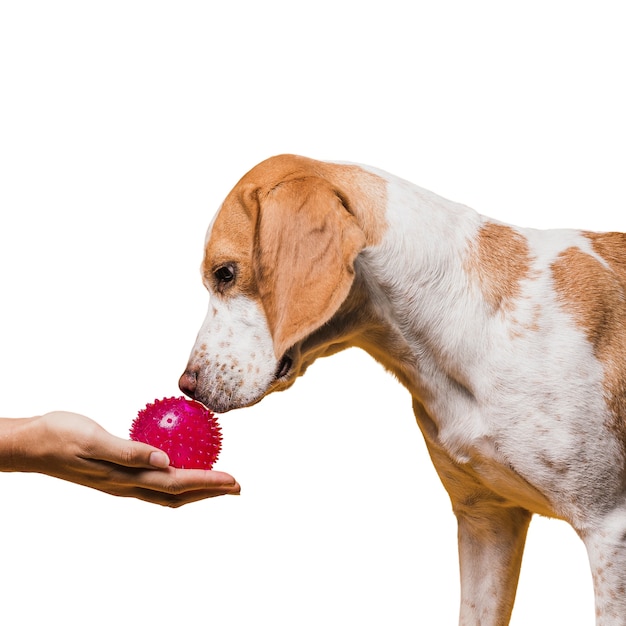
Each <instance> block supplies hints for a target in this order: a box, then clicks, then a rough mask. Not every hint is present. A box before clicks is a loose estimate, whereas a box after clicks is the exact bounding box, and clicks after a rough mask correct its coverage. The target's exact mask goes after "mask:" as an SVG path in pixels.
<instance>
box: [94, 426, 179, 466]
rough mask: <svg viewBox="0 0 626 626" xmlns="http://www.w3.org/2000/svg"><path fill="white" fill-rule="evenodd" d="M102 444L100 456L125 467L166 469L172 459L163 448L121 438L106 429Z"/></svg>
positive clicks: (103, 459) (104, 459)
mask: <svg viewBox="0 0 626 626" xmlns="http://www.w3.org/2000/svg"><path fill="white" fill-rule="evenodd" d="M99 443H100V446H99V447H98V449H99V452H100V453H99V454H98V458H99V459H100V460H101V461H109V462H111V463H115V464H116V465H123V466H124V467H148V468H149V467H153V468H158V469H165V468H166V467H168V466H169V464H170V459H169V457H168V456H167V454H166V453H165V452H163V450H159V449H158V448H155V447H154V446H151V445H149V444H147V443H143V442H141V441H132V440H130V439H121V438H120V437H115V436H114V435H111V434H109V433H107V432H106V431H105V433H104V434H103V438H102V441H100V442H99Z"/></svg>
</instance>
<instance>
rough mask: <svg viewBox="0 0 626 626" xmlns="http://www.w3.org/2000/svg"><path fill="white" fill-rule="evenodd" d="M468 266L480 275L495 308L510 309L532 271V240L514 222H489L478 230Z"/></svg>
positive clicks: (484, 293)
mask: <svg viewBox="0 0 626 626" xmlns="http://www.w3.org/2000/svg"><path fill="white" fill-rule="evenodd" d="M466 267H467V269H468V272H469V273H470V274H471V275H473V276H475V277H476V278H477V280H478V283H479V285H480V289H481V291H482V294H483V296H484V298H485V301H486V302H487V304H488V305H489V307H490V309H491V311H492V312H493V313H496V312H498V311H502V312H505V311H509V310H511V309H512V308H513V303H514V302H515V300H516V299H517V298H519V296H520V293H521V287H520V282H521V281H522V280H523V279H524V278H527V277H528V275H529V273H530V254H529V250H528V243H527V242H526V239H525V238H524V237H523V236H522V235H520V234H519V233H518V232H516V231H515V230H514V229H513V228H511V227H510V226H505V225H503V224H495V223H493V222H487V223H486V224H484V225H483V226H482V228H481V229H480V231H479V232H478V237H477V239H476V242H475V243H474V245H473V247H472V250H471V251H470V256H469V257H468V259H467V261H466Z"/></svg>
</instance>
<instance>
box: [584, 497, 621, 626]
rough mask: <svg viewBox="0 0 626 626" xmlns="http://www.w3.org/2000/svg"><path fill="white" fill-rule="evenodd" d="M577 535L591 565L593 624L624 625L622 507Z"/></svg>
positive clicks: (605, 625) (604, 625) (606, 625)
mask: <svg viewBox="0 0 626 626" xmlns="http://www.w3.org/2000/svg"><path fill="white" fill-rule="evenodd" d="M580 535H581V537H582V539H583V541H584V543H585V547H586V548H587V554H588V556H589V563H590V565H591V574H592V576H593V589H594V593H595V601H596V624H597V626H626V511H622V510H620V509H617V510H616V511H615V512H613V513H612V514H610V515H608V516H607V517H606V518H604V519H601V520H599V521H598V520H596V521H595V522H594V528H592V529H586V530H584V531H582V532H580Z"/></svg>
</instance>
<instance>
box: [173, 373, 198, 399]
mask: <svg viewBox="0 0 626 626" xmlns="http://www.w3.org/2000/svg"><path fill="white" fill-rule="evenodd" d="M197 382H198V373H197V372H196V371H195V370H191V369H187V370H185V373H184V374H183V375H182V376H181V377H180V379H179V381H178V387H179V389H180V390H181V391H182V392H183V393H184V394H185V395H187V396H189V397H190V398H193V397H194V394H195V393H196V384H197Z"/></svg>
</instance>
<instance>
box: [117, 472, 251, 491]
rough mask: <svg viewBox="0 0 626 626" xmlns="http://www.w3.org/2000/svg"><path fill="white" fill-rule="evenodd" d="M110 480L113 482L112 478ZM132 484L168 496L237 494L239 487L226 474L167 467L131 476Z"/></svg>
mask: <svg viewBox="0 0 626 626" xmlns="http://www.w3.org/2000/svg"><path fill="white" fill-rule="evenodd" d="M111 479H113V480H115V477H114V476H111ZM132 481H133V483H134V484H135V485H136V486H137V487H140V488H143V489H150V490H152V491H158V492H161V493H167V494H170V495H180V494H183V493H187V492H191V491H214V492H216V493H218V494H225V493H229V494H239V492H240V491H241V487H240V486H239V484H238V483H237V481H236V480H235V479H234V478H233V477H232V476H231V475H230V474H227V473H226V472H217V471H212V470H200V469H198V470H196V469H178V468H175V467H169V468H168V469H166V470H163V471H161V472H153V471H142V472H137V473H134V474H133V475H132Z"/></svg>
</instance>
